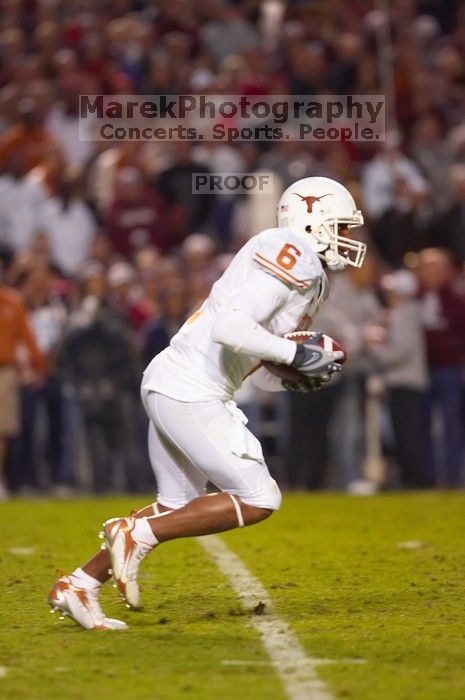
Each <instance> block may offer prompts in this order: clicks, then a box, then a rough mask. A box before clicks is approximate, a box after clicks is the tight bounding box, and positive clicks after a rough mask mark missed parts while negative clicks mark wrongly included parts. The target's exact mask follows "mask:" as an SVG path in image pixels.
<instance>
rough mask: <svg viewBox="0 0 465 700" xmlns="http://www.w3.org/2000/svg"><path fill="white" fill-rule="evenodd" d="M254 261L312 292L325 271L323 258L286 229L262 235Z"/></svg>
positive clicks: (258, 239) (257, 243) (268, 270)
mask: <svg viewBox="0 0 465 700" xmlns="http://www.w3.org/2000/svg"><path fill="white" fill-rule="evenodd" d="M254 260H255V262H256V263H257V264H258V265H259V266H260V267H262V268H263V269H265V270H266V271H267V272H269V273H270V274H272V275H274V276H275V277H277V278H278V279H280V280H281V281H282V282H285V283H286V284H287V285H290V286H293V287H296V288H297V289H308V288H309V287H310V286H311V285H312V282H313V281H314V280H315V279H316V278H318V277H320V276H321V274H322V270H323V268H322V266H321V262H320V260H319V258H318V257H317V256H316V254H315V253H314V251H313V250H312V249H311V247H310V246H309V245H307V244H306V243H305V240H304V239H303V238H302V237H301V236H297V235H296V234H295V233H293V232H292V231H290V230H289V229H286V228H270V229H267V230H266V231H262V233H260V234H258V236H257V237H256V247H255V252H254Z"/></svg>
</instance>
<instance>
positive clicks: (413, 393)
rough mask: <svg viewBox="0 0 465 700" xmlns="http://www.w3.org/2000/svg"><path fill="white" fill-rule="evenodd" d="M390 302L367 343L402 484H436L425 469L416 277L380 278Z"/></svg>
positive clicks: (423, 380) (423, 361) (422, 363)
mask: <svg viewBox="0 0 465 700" xmlns="http://www.w3.org/2000/svg"><path fill="white" fill-rule="evenodd" d="M381 288H382V289H383V291H384V294H385V296H386V300H387V310H386V314H385V325H383V326H371V327H368V328H367V329H366V331H365V343H366V345H367V347H368V349H369V351H370V354H371V356H372V357H373V359H374V360H375V362H376V365H377V366H378V368H379V371H380V373H381V376H382V378H383V380H384V384H385V386H386V388H387V389H388V392H389V393H388V401H389V411H390V415H391V422H392V428H393V432H394V443H395V444H394V456H395V459H396V462H397V465H398V467H399V469H400V478H401V483H402V485H403V486H406V487H410V488H424V487H432V486H434V475H433V474H431V473H428V472H427V471H426V469H425V467H426V465H427V460H426V454H425V450H424V447H425V445H424V440H423V425H422V420H421V415H422V408H423V405H424V402H425V392H426V389H427V387H428V372H427V365H426V348H425V337H424V330H423V326H422V320H421V316H420V309H419V306H418V303H417V302H416V301H415V298H414V297H415V295H416V290H417V283H416V279H415V277H414V275H413V273H411V272H408V271H407V270H399V271H397V272H393V273H392V274H389V275H385V276H384V277H382V278H381Z"/></svg>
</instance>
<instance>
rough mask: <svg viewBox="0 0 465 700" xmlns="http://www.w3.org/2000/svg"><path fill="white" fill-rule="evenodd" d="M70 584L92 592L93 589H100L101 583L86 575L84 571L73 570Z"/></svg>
mask: <svg viewBox="0 0 465 700" xmlns="http://www.w3.org/2000/svg"><path fill="white" fill-rule="evenodd" d="M70 578H71V581H72V583H73V584H74V585H75V586H77V587H78V588H85V589H86V590H92V589H94V588H100V586H101V585H102V582H101V581H99V580H98V579H96V578H94V577H93V576H90V574H87V573H86V572H85V571H84V569H81V568H79V569H75V571H73V573H72V574H71V575H70Z"/></svg>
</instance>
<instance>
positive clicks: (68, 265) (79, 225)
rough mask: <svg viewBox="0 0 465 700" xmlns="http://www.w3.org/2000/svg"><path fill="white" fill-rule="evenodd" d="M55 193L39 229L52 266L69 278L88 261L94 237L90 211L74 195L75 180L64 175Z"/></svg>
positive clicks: (43, 207) (66, 174)
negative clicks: (45, 238)
mask: <svg viewBox="0 0 465 700" xmlns="http://www.w3.org/2000/svg"><path fill="white" fill-rule="evenodd" d="M57 190H58V191H57V193H56V195H55V196H54V197H51V198H50V199H48V200H47V201H46V202H45V203H44V204H43V206H42V208H41V211H40V218H39V221H40V226H41V229H42V231H43V232H44V233H45V235H46V237H47V240H48V242H49V250H50V255H51V259H52V262H53V263H54V264H55V265H56V266H57V268H58V269H59V270H60V271H61V272H62V273H63V274H64V275H67V276H69V277H72V276H73V275H75V274H76V273H77V272H78V270H79V269H80V268H81V267H82V265H83V264H84V262H85V261H86V260H88V258H89V254H90V250H91V246H92V242H93V239H94V236H95V234H96V222H95V219H94V216H93V214H92V212H91V210H90V209H89V207H88V206H87V205H86V204H85V203H84V202H83V201H82V199H80V197H79V196H78V194H77V177H76V175H75V174H73V173H72V172H71V171H69V170H68V171H67V172H65V173H64V174H63V176H62V177H60V178H59V180H58V182H57Z"/></svg>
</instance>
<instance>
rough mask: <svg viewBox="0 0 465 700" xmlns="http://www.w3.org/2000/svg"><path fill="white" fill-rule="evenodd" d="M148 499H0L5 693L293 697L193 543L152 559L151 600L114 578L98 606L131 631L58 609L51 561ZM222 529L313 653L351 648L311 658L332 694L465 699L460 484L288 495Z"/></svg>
mask: <svg viewBox="0 0 465 700" xmlns="http://www.w3.org/2000/svg"><path fill="white" fill-rule="evenodd" d="M142 503H144V499H139V500H138V502H134V500H129V499H127V498H125V499H123V498H120V499H100V500H92V499H86V500H80V501H70V502H63V501H60V502H56V501H55V502H53V501H24V500H18V501H11V502H9V503H5V504H2V505H0V532H1V535H2V537H1V544H0V557H1V559H0V564H1V572H2V575H1V581H2V588H1V598H0V601H1V602H0V616H1V618H0V623H1V624H0V666H1V667H2V669H3V670H2V669H0V697H5V698H28V699H29V698H79V699H83V700H87V698H89V699H90V698H94V697H98V698H100V699H101V700H105V699H106V698H108V699H113V698H121V699H122V700H126V699H132V698H134V699H136V698H137V700H139V699H141V700H144V699H145V698H147V699H148V698H157V699H158V698H160V699H162V700H165V698H166V700H172V699H173V700H174V699H177V698H188V699H189V698H192V699H193V700H194V699H195V700H213V699H215V700H216V699H217V698H220V699H221V700H233V699H234V700H236V698H241V700H252V699H254V700H265V699H266V700H268V699H269V698H273V699H274V698H276V699H277V700H280V699H282V698H284V697H285V695H284V691H283V690H282V687H281V684H280V681H279V679H278V677H277V676H276V675H275V673H274V671H273V668H272V666H271V665H270V664H269V663H267V662H268V659H267V656H266V653H265V651H264V650H263V648H262V645H261V642H260V639H259V638H258V636H257V634H256V632H255V631H254V630H253V628H252V627H251V626H250V624H249V623H250V615H251V614H253V613H251V612H250V611H245V610H242V609H241V608H240V607H239V604H238V601H237V598H236V595H235V593H234V591H233V590H232V588H231V587H230V585H229V583H228V581H227V580H226V579H225V578H224V576H223V575H222V574H221V573H220V572H219V570H218V569H217V568H216V565H215V564H214V563H213V562H212V561H211V560H210V559H209V557H208V556H207V554H206V553H205V552H204V551H203V549H202V548H201V547H200V546H199V544H198V542H196V541H195V540H186V541H178V542H173V543H169V544H166V545H163V546H162V547H160V548H159V549H158V550H157V551H156V552H155V553H154V554H153V555H152V556H151V557H150V558H149V559H148V560H147V561H146V562H144V564H143V569H142V572H141V588H142V594H143V600H144V609H143V610H142V611H140V612H137V613H134V612H130V611H129V610H127V609H126V608H125V607H124V606H123V605H122V603H121V602H120V601H119V600H118V598H117V596H116V595H115V591H114V589H113V588H111V587H110V586H108V587H107V589H106V590H105V592H104V594H103V596H102V598H103V607H104V609H105V611H106V612H107V614H108V615H111V616H114V617H120V618H121V619H124V620H125V621H126V622H128V624H130V625H131V629H130V630H129V631H127V632H121V633H112V632H91V633H89V632H86V631H84V630H81V629H80V628H78V627H77V626H76V625H73V624H72V623H71V622H70V621H69V620H64V621H62V622H60V621H59V620H58V618H57V615H54V616H52V615H50V614H49V612H48V607H47V606H46V605H45V599H46V596H47V592H48V589H49V587H50V585H51V584H52V582H53V581H54V579H55V578H56V576H57V572H60V571H61V570H63V571H65V572H68V571H70V570H71V569H73V568H75V566H76V565H77V564H78V563H80V562H81V560H83V559H85V558H87V557H88V555H89V554H90V553H91V552H92V549H93V547H95V545H97V543H98V540H97V538H96V533H97V532H98V529H99V525H100V523H101V522H102V520H103V519H104V518H106V517H108V516H111V515H118V514H121V513H126V512H128V511H129V510H131V509H132V507H134V506H138V505H141V504H142ZM222 538H223V541H224V542H226V544H227V545H228V547H229V548H230V549H232V550H233V551H234V552H235V553H236V554H238V555H239V556H240V557H241V559H242V561H243V562H244V563H245V564H246V566H247V567H248V568H249V569H250V571H251V572H253V574H254V575H255V576H257V577H258V578H259V579H260V581H261V582H262V583H263V585H264V586H265V587H266V588H267V590H268V592H269V594H270V596H271V598H272V599H273V601H274V603H275V605H276V609H277V611H278V613H279V615H280V616H281V617H282V618H283V619H285V620H286V621H287V622H288V623H289V624H290V625H291V627H292V628H293V630H294V631H295V633H296V634H297V636H298V638H299V640H300V642H301V643H302V645H303V646H304V648H305V650H306V652H307V653H308V655H309V656H312V657H317V658H322V659H331V660H333V661H335V662H337V661H338V660H342V662H340V663H330V664H325V665H321V666H319V667H318V674H319V676H320V677H321V678H322V679H323V680H324V681H325V682H326V684H327V685H328V687H329V688H330V691H331V692H332V694H333V696H334V697H335V698H353V699H354V700H436V698H438V699H439V698H442V699H444V700H463V699H464V698H465V620H464V612H465V577H464V572H465V495H462V494H446V493H444V494H428V495H422V494H402V495H385V496H377V497H373V498H367V499H357V498H353V497H352V498H351V497H346V496H338V495H317V496H311V495H290V496H287V497H286V498H285V499H284V506H283V509H282V511H281V512H280V513H279V514H277V515H275V516H274V517H273V518H271V519H270V520H269V521H267V522H265V523H263V524H261V525H258V526H256V527H253V528H249V529H247V530H242V531H235V532H231V533H228V534H226V535H223V536H222ZM410 541H415V542H416V544H414V545H412V546H413V548H409V545H408V544H407V545H405V542H410ZM401 543H404V544H401ZM399 544H401V546H399ZM264 614H265V615H266V610H265V612H264ZM347 659H349V660H350V659H363V660H364V661H365V663H359V664H355V663H348V662H347ZM344 660H345V661H344ZM241 661H246V662H251V663H247V664H244V665H240V664H239V665H228V664H229V663H230V662H234V663H236V662H241ZM225 662H226V663H225Z"/></svg>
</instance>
